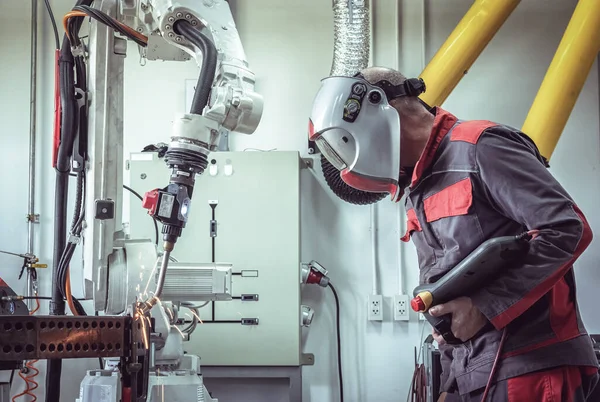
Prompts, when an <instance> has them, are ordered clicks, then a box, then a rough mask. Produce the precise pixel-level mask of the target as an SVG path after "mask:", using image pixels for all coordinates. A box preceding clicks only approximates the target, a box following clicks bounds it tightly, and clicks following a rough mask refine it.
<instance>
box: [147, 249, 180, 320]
mask: <svg viewBox="0 0 600 402" xmlns="http://www.w3.org/2000/svg"><path fill="white" fill-rule="evenodd" d="M164 248H165V252H164V254H163V256H162V262H161V264H160V271H159V272H158V279H157V280H156V290H155V291H154V295H153V296H152V297H150V298H148V299H147V300H145V301H144V302H143V303H142V305H141V306H140V309H141V311H142V313H144V314H145V313H147V312H149V311H150V310H151V309H152V307H154V305H155V304H156V303H157V302H158V300H159V299H160V296H161V295H162V291H163V288H164V286H165V278H166V276H167V268H168V267H169V260H170V259H171V250H172V249H173V248H172V245H169V244H167V242H165V247H164ZM169 248H170V249H169Z"/></svg>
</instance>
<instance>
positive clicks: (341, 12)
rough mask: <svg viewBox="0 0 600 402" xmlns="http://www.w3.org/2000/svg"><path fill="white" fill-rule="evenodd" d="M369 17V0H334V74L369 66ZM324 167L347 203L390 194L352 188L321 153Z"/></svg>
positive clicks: (329, 182)
mask: <svg viewBox="0 0 600 402" xmlns="http://www.w3.org/2000/svg"><path fill="white" fill-rule="evenodd" d="M369 20H370V18H369V7H368V1H366V0H335V1H334V2H333V37H334V45H333V61H332V63H331V73H330V75H331V76H334V75H344V76H353V75H354V74H356V73H357V72H359V71H360V70H362V69H364V68H366V67H367V66H368V64H369V53H370V51H371V49H370V43H371V37H370V36H371V35H370V27H369ZM321 155H322V154H321ZM321 167H322V169H323V175H324V176H325V181H326V182H327V185H328V186H329V188H330V189H331V191H333V192H334V194H335V195H337V196H338V197H339V198H341V199H342V200H344V201H346V202H349V203H351V204H356V205H369V204H374V203H376V202H378V201H381V200H382V199H384V198H385V197H386V195H387V194H386V193H370V192H367V191H362V190H357V189H355V188H353V187H350V186H349V185H347V184H346V183H344V181H343V180H342V178H341V177H340V171H339V170H338V169H336V168H335V166H333V165H332V164H331V163H329V161H328V160H327V159H326V158H324V157H323V156H321Z"/></svg>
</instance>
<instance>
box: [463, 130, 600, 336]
mask: <svg viewBox="0 0 600 402" xmlns="http://www.w3.org/2000/svg"><path fill="white" fill-rule="evenodd" d="M476 157H477V164H478V169H479V174H480V178H481V183H482V187H483V194H482V195H483V196H486V197H487V198H488V201H489V202H490V203H491V204H492V205H493V206H494V208H495V209H496V210H497V211H498V212H499V213H500V214H502V215H504V216H506V217H508V218H509V219H512V220H514V221H516V222H518V223H520V224H522V225H523V226H524V227H525V228H527V230H539V234H538V235H537V237H535V238H534V239H533V240H532V241H531V247H530V251H529V254H528V255H527V256H526V257H525V259H524V261H523V263H522V264H519V265H518V266H514V267H509V268H507V270H506V271H504V272H503V273H502V275H501V276H500V277H498V278H497V279H496V280H495V281H492V282H491V283H490V284H488V285H486V286H484V287H483V288H482V289H481V290H479V291H477V292H476V293H474V294H472V295H471V299H472V301H473V304H474V305H475V306H476V307H477V308H478V309H479V310H481V312H482V313H483V314H484V315H485V316H486V317H487V319H488V320H489V321H490V322H491V323H492V324H493V325H494V327H496V329H498V330H500V329H502V328H504V327H505V326H506V325H508V324H509V323H510V322H511V321H512V320H514V319H515V318H517V317H518V316H519V315H521V314H522V313H523V312H525V311H526V310H527V309H528V308H529V307H531V306H532V305H533V304H534V303H535V302H537V301H538V300H539V299H540V298H541V297H542V296H543V295H545V294H546V293H547V292H548V291H549V290H550V289H551V288H552V287H553V286H554V285H555V284H556V283H557V282H558V281H559V280H560V279H561V278H562V277H563V276H564V275H565V274H566V272H567V271H568V270H569V269H570V268H571V266H572V265H573V262H574V261H575V260H576V259H577V258H578V257H579V255H580V254H581V253H582V252H583V251H584V250H585V249H586V248H587V246H588V245H589V244H590V242H591V240H592V232H591V229H590V227H589V225H588V223H587V221H586V219H585V217H584V216H583V214H582V213H581V211H580V210H579V208H578V207H577V206H576V205H575V203H574V202H573V200H572V199H571V198H570V196H569V195H568V194H567V192H566V191H565V190H564V189H563V188H562V186H561V185H560V184H559V183H558V181H557V180H556V179H555V178H554V177H553V176H552V175H551V174H550V172H549V171H548V169H547V168H546V167H545V166H544V164H543V163H542V162H541V160H540V157H539V153H538V152H537V150H536V149H535V147H534V146H533V145H532V144H530V143H529V142H528V141H527V140H526V139H525V138H524V137H522V136H521V135H519V134H518V133H516V132H512V131H510V130H509V129H507V128H503V127H494V128H491V129H488V130H487V131H486V132H484V134H483V135H482V136H481V138H480V139H479V141H478V143H477V148H476Z"/></svg>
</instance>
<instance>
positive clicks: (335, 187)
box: [321, 155, 387, 205]
mask: <svg viewBox="0 0 600 402" xmlns="http://www.w3.org/2000/svg"><path fill="white" fill-rule="evenodd" d="M321 168H322V169H323V176H325V181H326V182H327V185H328V186H329V188H330V189H331V191H333V192H334V194H335V195H337V196H338V197H340V198H341V199H342V200H344V201H346V202H349V203H351V204H356V205H369V204H374V203H376V202H379V201H381V200H383V199H384V198H385V197H386V196H387V193H370V192H367V191H362V190H357V189H355V188H352V187H350V186H349V185H347V184H346V183H344V181H343V180H342V178H341V177H340V171H339V170H338V169H337V168H336V167H335V166H333V165H332V164H331V163H329V161H328V160H327V158H325V156H323V155H321Z"/></svg>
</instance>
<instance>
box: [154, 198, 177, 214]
mask: <svg viewBox="0 0 600 402" xmlns="http://www.w3.org/2000/svg"><path fill="white" fill-rule="evenodd" d="M174 202H175V196H174V195H172V194H162V197H161V199H160V206H159V207H158V216H162V217H165V218H170V217H171V212H172V211H173V203H174Z"/></svg>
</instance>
